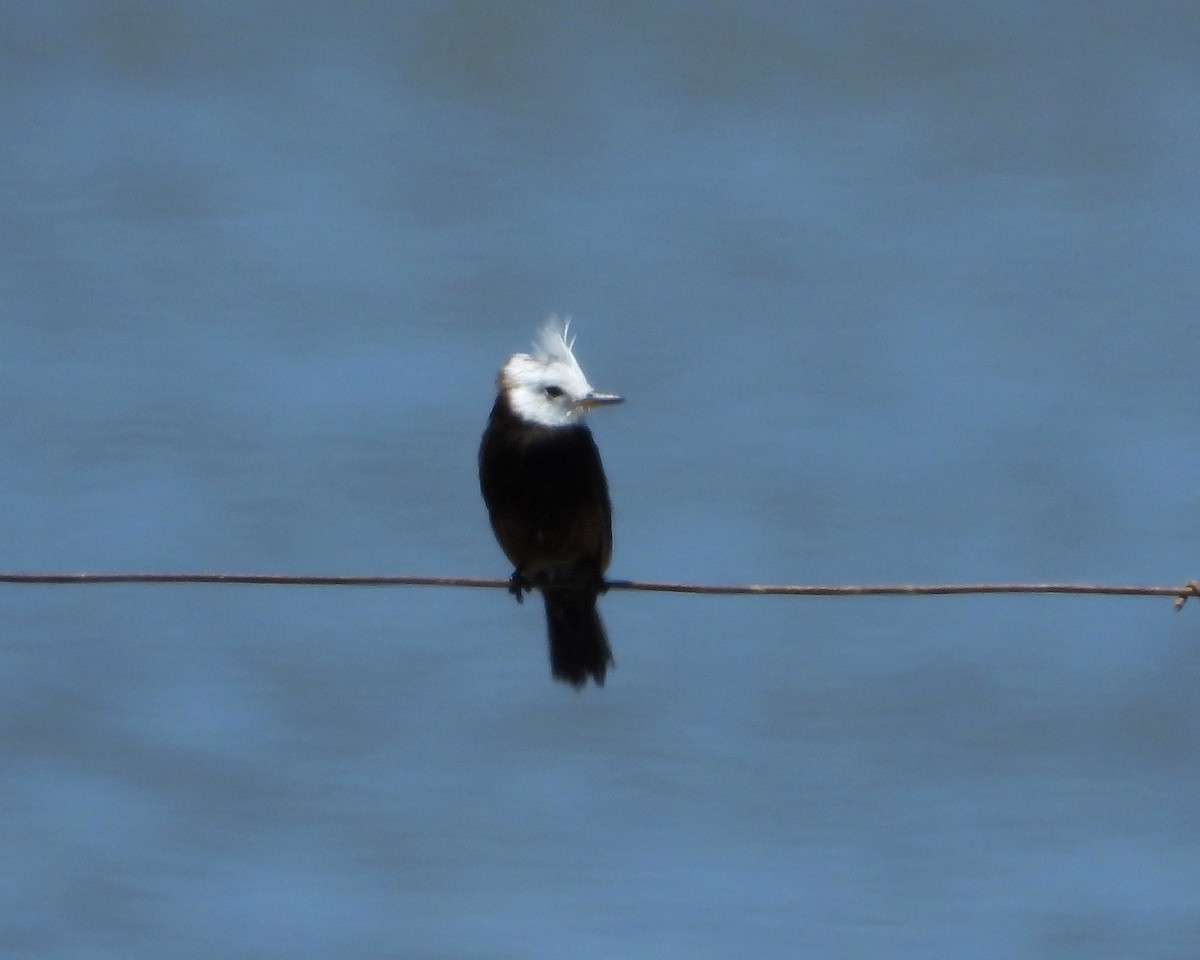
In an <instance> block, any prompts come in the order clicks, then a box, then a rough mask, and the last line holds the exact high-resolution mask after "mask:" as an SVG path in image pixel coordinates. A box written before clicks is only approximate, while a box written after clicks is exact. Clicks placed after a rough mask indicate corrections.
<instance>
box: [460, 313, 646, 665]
mask: <svg viewBox="0 0 1200 960" xmlns="http://www.w3.org/2000/svg"><path fill="white" fill-rule="evenodd" d="M569 327H570V318H567V319H566V320H564V321H562V322H561V323H560V321H559V320H558V318H557V317H553V316H552V317H551V318H550V319H549V320H548V321H547V322H546V323H545V324H544V325H543V326H542V328H541V329H540V331H539V333H538V336H537V338H536V340H535V341H534V344H533V346H534V351H533V353H532V354H529V353H515V354H513V355H512V356H511V357H509V358H508V360H507V361H506V362H505V364H504V366H503V367H502V368H501V369H500V374H499V376H498V377H497V378H496V387H497V394H496V402H495V404H494V405H493V407H492V412H491V416H490V417H489V418H488V422H487V427H486V429H485V430H484V432H483V439H482V441H481V442H480V445H479V488H480V492H481V493H482V494H483V501H484V504H485V506H486V507H487V511H488V518H489V520H490V521H491V525H492V532H493V533H494V534H495V536H496V541H497V542H498V543H499V544H500V549H501V550H503V551H504V554H505V556H506V557H507V558H508V560H509V562H510V563H512V565H513V572H512V577H511V578H510V579H509V588H508V589H509V592H510V593H511V594H512V595H513V596H515V597H516V598H517V600H518V601H522V600H523V599H524V594H525V593H527V592H529V591H530V590H532V589H534V588H536V589H537V590H539V591H540V592H541V594H542V597H543V600H544V602H545V606H546V630H547V634H548V636H549V644H550V672H551V674H552V676H553V677H554V678H555V679H556V680H560V681H563V682H565V683H568V684H570V685H571V686H573V687H575V688H576V689H580V688H582V687H583V686H585V685H586V684H587V682H588V680H589V678H590V679H591V680H592V681H594V682H595V684H596V685H597V686H603V685H604V679H605V675H606V673H607V671H608V668H609V667H610V666H615V662H614V660H613V655H612V649H611V648H610V647H609V645H608V636H607V634H606V633H605V631H604V624H603V623H602V622H601V620H600V614H599V612H598V611H597V609H596V599H597V597H598V596H599V595H600V594H601V593H603V592H604V591H605V589H606V586H605V580H604V572H605V571H606V570H607V569H608V565H609V561H610V560H611V559H612V503H611V501H610V500H609V495H608V481H607V480H606V478H605V476H604V466H603V464H602V463H601V461H600V451H599V450H598V449H597V448H596V442H595V440H593V439H592V432H591V431H590V430H589V429H588V427H587V424H586V423H585V422H584V419H585V417H586V415H587V414H588V412H589V411H590V410H592V409H593V408H595V407H605V406H610V405H612V404H617V403H621V402H622V401H623V400H624V398H623V397H620V396H617V395H616V394H615V393H601V392H599V391H597V390H595V389H593V388H592V385H591V384H590V383H588V379H587V377H586V376H584V373H583V369H582V368H581V367H580V366H579V362H578V361H577V360H576V359H575V354H574V352H573V347H574V344H575V339H574V337H572V338H570V339H568V330H569Z"/></svg>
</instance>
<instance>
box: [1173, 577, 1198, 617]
mask: <svg viewBox="0 0 1200 960" xmlns="http://www.w3.org/2000/svg"><path fill="white" fill-rule="evenodd" d="M1188 597H1200V583H1198V582H1197V581H1195V580H1189V581H1188V582H1187V583H1185V584H1184V585H1183V589H1182V590H1180V591H1179V594H1178V595H1177V596H1176V597H1175V612H1176V613H1178V612H1179V611H1180V610H1182V609H1183V605H1184V604H1185V603H1187V600H1188Z"/></svg>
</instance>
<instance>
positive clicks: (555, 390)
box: [542, 386, 563, 397]
mask: <svg viewBox="0 0 1200 960" xmlns="http://www.w3.org/2000/svg"><path fill="white" fill-rule="evenodd" d="M542 392H543V393H545V394H546V396H548V397H561V396H562V395H563V388H562V387H556V386H549V387H543V388H542Z"/></svg>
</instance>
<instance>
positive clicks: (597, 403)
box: [579, 391, 625, 410]
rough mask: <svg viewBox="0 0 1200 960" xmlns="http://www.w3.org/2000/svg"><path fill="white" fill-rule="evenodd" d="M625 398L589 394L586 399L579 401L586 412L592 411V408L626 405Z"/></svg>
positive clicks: (609, 394) (607, 394) (613, 395)
mask: <svg viewBox="0 0 1200 960" xmlns="http://www.w3.org/2000/svg"><path fill="white" fill-rule="evenodd" d="M624 402H625V398H624V397H618V396H617V395H616V394H615V393H596V392H594V391H593V392H592V393H589V394H588V395H587V396H586V397H584V398H583V399H582V400H580V401H579V406H581V407H583V409H585V410H590V409H592V407H607V406H611V405H612V404H614V403H624Z"/></svg>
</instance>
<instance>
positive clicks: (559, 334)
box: [533, 313, 583, 373]
mask: <svg viewBox="0 0 1200 960" xmlns="http://www.w3.org/2000/svg"><path fill="white" fill-rule="evenodd" d="M570 329H571V318H570V317H569V316H567V317H563V318H562V319H561V320H560V319H559V317H558V314H553V313H552V314H551V315H550V316H549V317H548V318H547V320H546V322H545V323H544V324H543V325H542V329H541V330H540V331H539V332H538V337H537V339H536V340H535V341H534V342H533V347H534V350H535V352H536V353H535V355H536V356H537V357H539V358H541V359H544V360H558V361H560V362H562V363H565V364H568V365H569V366H572V367H575V369H577V370H578V369H579V362H578V361H577V360H576V359H575V353H574V349H575V338H574V337H571V339H570V340H568V339H567V333H568V331H569V330H570ZM579 372H580V373H583V371H582V370H580V371H579Z"/></svg>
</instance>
